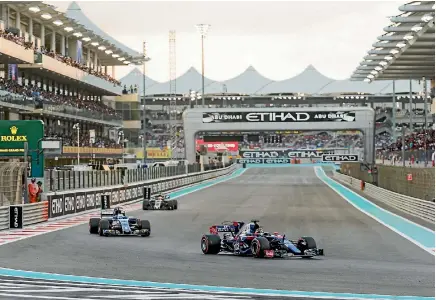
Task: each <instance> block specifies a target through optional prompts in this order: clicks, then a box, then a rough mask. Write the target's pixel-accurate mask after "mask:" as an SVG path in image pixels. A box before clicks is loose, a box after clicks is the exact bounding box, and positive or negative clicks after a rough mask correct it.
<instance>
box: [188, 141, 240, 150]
mask: <svg viewBox="0 0 436 300" xmlns="http://www.w3.org/2000/svg"><path fill="white" fill-rule="evenodd" d="M202 145H204V146H206V147H207V152H220V151H229V152H238V151H239V143H238V142H205V141H204V140H200V139H199V140H196V141H195V147H196V149H197V151H200V146H202Z"/></svg>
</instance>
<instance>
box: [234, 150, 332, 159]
mask: <svg viewBox="0 0 436 300" xmlns="http://www.w3.org/2000/svg"><path fill="white" fill-rule="evenodd" d="M334 153H335V151H334V150H287V149H285V150H255V151H240V152H239V155H240V156H241V158H250V159H253V158H291V159H292V158H322V156H323V154H334Z"/></svg>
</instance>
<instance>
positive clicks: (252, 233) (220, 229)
mask: <svg viewBox="0 0 436 300" xmlns="http://www.w3.org/2000/svg"><path fill="white" fill-rule="evenodd" d="M258 222H259V221H258V220H252V221H251V222H250V223H247V224H245V223H244V222H223V223H222V224H220V225H213V226H211V227H210V229H209V230H210V234H205V235H203V237H202V238H201V250H202V251H203V253H204V254H218V253H220V252H224V253H232V254H234V255H240V256H253V257H256V258H264V257H265V258H274V257H279V258H283V257H302V258H311V257H314V256H320V255H321V256H323V255H324V249H319V248H317V246H316V242H315V240H314V239H313V238H312V237H308V236H304V237H301V238H299V239H298V240H289V239H287V238H286V236H285V235H279V233H278V232H274V233H273V234H270V233H267V232H264V231H263V229H262V227H260V226H259V224H258ZM220 234H221V235H222V237H221V235H220Z"/></svg>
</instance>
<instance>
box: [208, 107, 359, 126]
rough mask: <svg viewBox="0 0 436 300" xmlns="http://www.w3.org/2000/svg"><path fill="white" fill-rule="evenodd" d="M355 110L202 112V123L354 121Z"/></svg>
mask: <svg viewBox="0 0 436 300" xmlns="http://www.w3.org/2000/svg"><path fill="white" fill-rule="evenodd" d="M355 121H356V112H343V111H340V110H338V111H310V112H294V111H275V112H211V113H203V123H241V122H249V123H271V122H284V123H290V122H291V123H302V122H355Z"/></svg>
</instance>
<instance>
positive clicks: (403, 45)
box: [397, 42, 406, 48]
mask: <svg viewBox="0 0 436 300" xmlns="http://www.w3.org/2000/svg"><path fill="white" fill-rule="evenodd" d="M397 47H398V48H404V47H406V43H403V42H401V43H398V44H397Z"/></svg>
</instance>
